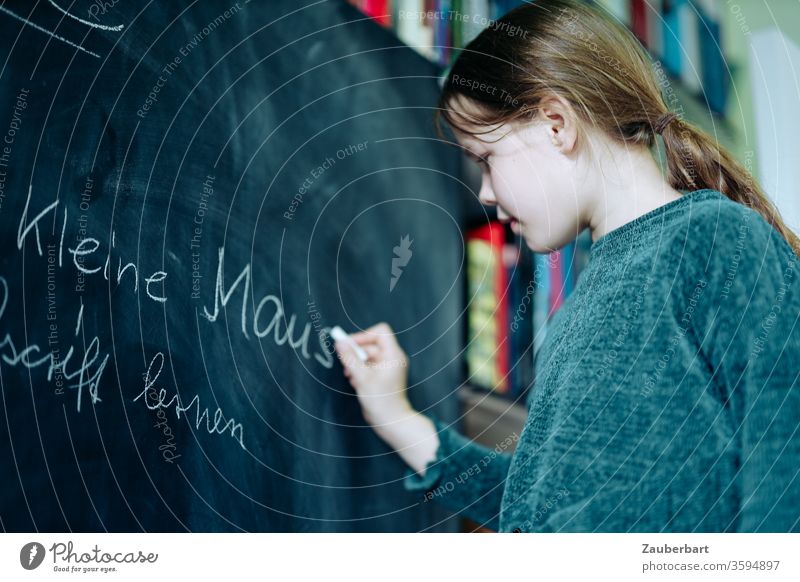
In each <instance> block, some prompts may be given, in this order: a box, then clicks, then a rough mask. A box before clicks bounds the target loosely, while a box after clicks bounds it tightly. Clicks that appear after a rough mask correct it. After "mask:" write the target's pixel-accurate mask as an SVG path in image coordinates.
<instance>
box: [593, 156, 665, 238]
mask: <svg viewBox="0 0 800 582" xmlns="http://www.w3.org/2000/svg"><path fill="white" fill-rule="evenodd" d="M607 151H609V152H610V153H609V154H608V155H607V156H606V157H605V159H603V160H601V163H599V164H598V165H597V167H598V172H597V175H596V176H595V177H594V178H593V181H592V182H591V183H592V184H602V187H601V188H596V189H593V190H591V189H590V190H589V194H588V198H589V199H588V200H587V205H586V206H587V216H586V217H585V218H584V223H585V226H588V228H589V229H590V230H591V233H592V241H596V240H597V239H598V238H600V237H601V236H603V235H604V234H606V233H608V232H611V231H612V230H614V229H616V228H619V227H620V226H622V225H623V224H627V223H628V222H630V221H631V220H634V219H636V218H638V217H639V216H642V215H643V214H646V213H648V212H650V211H651V210H655V209H656V208H658V207H660V206H663V205H664V204H667V203H668V202H672V201H673V200H677V199H678V198H680V196H681V193H680V192H678V191H677V190H674V189H673V188H672V187H671V186H670V185H669V184H668V183H667V181H666V180H665V179H664V177H663V176H662V174H661V171H660V170H659V167H658V165H657V164H656V161H655V160H654V159H653V156H652V154H651V153H650V151H649V150H647V149H646V148H642V147H628V148H625V147H620V146H615V145H611V146H609V147H608V148H607Z"/></svg>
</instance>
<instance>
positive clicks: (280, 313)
mask: <svg viewBox="0 0 800 582" xmlns="http://www.w3.org/2000/svg"><path fill="white" fill-rule="evenodd" d="M224 263H225V247H220V249H219V262H218V263H217V283H216V286H215V289H214V310H213V311H209V310H208V308H207V307H204V308H203V313H202V315H203V317H205V318H206V319H207V320H208V321H211V322H214V321H217V318H218V317H219V313H220V308H224V307H225V306H226V305H227V304H228V303H229V302H230V300H231V297H232V296H233V293H234V291H236V288H237V287H239V285H242V286H243V288H242V334H244V337H246V338H248V339H249V338H250V335H249V333H248V331H247V330H248V327H252V329H253V333H254V334H255V336H256V337H257V338H259V339H262V338H265V337H267V336H268V335H269V334H270V333H272V334H273V339H274V340H275V343H276V344H277V345H279V346H282V345H284V344H285V343H287V342H288V343H289V346H290V347H292V348H294V349H297V348H301V354H302V355H303V357H304V358H306V359H311V354H310V353H309V351H308V342H309V340H310V336H311V329H312V323H311V322H308V323H306V325H305V327H304V328H303V333H302V334H301V335H300V337H299V338H294V337H293V335H294V327H295V323H296V322H297V315H292V316H291V317H290V318H289V323H288V324H286V329H285V332H284V333H283V334H281V325H282V324H285V323H286V313H285V312H284V310H283V303H281V300H280V298H278V297H277V296H275V295H265V296H264V297H262V298H261V300H260V301H259V302H258V305H256V308H255V311H254V312H253V320H252V325H251V326H248V313H247V304H248V303H249V302H250V301H248V299H249V298H250V296H251V285H250V273H251V268H250V263H247V265H245V267H244V269H242V271H241V272H240V273H239V276H238V277H236V279H235V280H234V282H233V284H232V285H231V286H230V288H229V289H228V290H227V291H226V290H225V283H224V273H225V267H224ZM253 302H255V296H253ZM270 304H272V305H273V306H274V315H273V316H272V318H271V319H270V320H269V323H268V324H267V325H263V320H264V318H263V317H262V313H263V312H264V310H265V309H266V308H267V307H268V306H269V305H270ZM329 330H330V328H329V327H323V328H322V329H321V330H319V332H318V333H317V340H318V342H319V347H320V349H321V350H322V354H314V358H315V359H316V360H317V361H318V362H319V363H320V364H322V365H323V366H325V367H326V368H329V369H330V368H332V367H333V355H332V354H331V352H330V351H329V349H328V346H329V344H328V341H327V339H326V337H327V332H328V331H329Z"/></svg>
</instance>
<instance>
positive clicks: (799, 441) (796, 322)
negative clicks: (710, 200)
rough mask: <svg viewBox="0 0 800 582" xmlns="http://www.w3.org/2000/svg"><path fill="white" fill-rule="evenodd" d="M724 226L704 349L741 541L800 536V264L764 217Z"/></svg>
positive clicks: (706, 275)
mask: <svg viewBox="0 0 800 582" xmlns="http://www.w3.org/2000/svg"><path fill="white" fill-rule="evenodd" d="M726 214H727V216H720V217H719V218H720V222H719V223H718V224H715V225H713V226H711V229H712V230H714V236H713V237H703V238H706V240H709V239H713V243H712V250H711V251H710V254H707V255H705V256H701V257H697V262H698V263H702V264H703V265H704V266H705V269H704V271H703V272H702V274H700V275H699V279H700V280H706V281H707V283H708V288H707V289H708V290H707V293H708V294H709V297H708V298H707V299H708V301H706V302H705V303H704V304H705V305H706V307H707V309H702V310H700V314H699V318H698V322H699V323H700V329H699V330H697V331H698V335H699V339H701V340H702V347H703V351H704V352H705V357H706V358H707V361H708V363H709V365H710V367H711V368H712V370H713V372H714V374H715V375H716V377H717V385H718V386H719V387H720V388H719V389H720V390H721V391H722V393H721V399H722V402H723V410H724V411H726V412H727V413H729V414H730V417H731V420H732V425H731V426H732V430H733V442H732V443H731V446H734V447H736V450H738V451H739V471H738V473H737V475H736V478H735V481H734V486H735V487H736V491H737V494H738V496H739V499H740V508H739V514H738V515H737V516H736V518H735V524H732V525H735V526H736V528H737V529H738V530H739V531H747V532H753V531H763V532H789V531H800V475H798V472H799V471H800V464H798V459H800V430H798V428H799V427H800V379H799V371H798V366H797V362H798V356H800V282H798V276H800V263H799V262H798V259H797V256H796V255H795V254H794V251H793V250H792V249H791V247H790V246H789V245H788V243H787V242H786V241H785V240H784V239H783V237H782V236H781V235H780V233H778V232H777V231H776V230H775V229H774V228H773V227H772V226H770V225H769V223H767V222H766V221H765V220H764V219H763V218H762V217H761V215H760V214H758V213H757V212H755V211H753V210H750V209H747V208H745V207H743V206H742V207H741V210H734V211H732V212H728V213H726Z"/></svg>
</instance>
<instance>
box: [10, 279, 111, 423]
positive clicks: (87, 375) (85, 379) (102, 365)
mask: <svg viewBox="0 0 800 582" xmlns="http://www.w3.org/2000/svg"><path fill="white" fill-rule="evenodd" d="M0 293H2V301H0V320H1V319H2V317H3V313H4V312H5V310H6V305H7V304H8V283H7V282H6V279H5V277H2V276H0ZM82 319H83V307H81V310H80V312H79V313H78V324H77V326H76V327H75V336H76V337H77V336H78V332H79V331H80V324H81V321H82ZM0 353H1V354H2V360H3V361H4V362H5V363H6V364H8V365H9V366H17V365H20V364H21V365H23V366H25V367H26V368H28V369H29V370H30V369H33V368H38V367H39V366H43V365H45V364H47V381H48V382H52V381H53V377H54V376H56V377H59V378H64V379H65V380H67V381H70V380H74V379H75V378H77V381H76V382H75V383H73V384H69V385H68V386H67V387H68V388H75V389H77V393H76V401H77V402H76V406H77V409H78V412H80V411H81V396H82V395H83V389H84V388H87V389H88V391H89V396H90V397H91V400H92V404H95V403H97V402H99V401H100V400H101V399H100V397H99V396H98V395H97V392H98V389H99V386H100V378H101V377H102V376H103V372H104V371H105V369H106V364H107V363H108V354H105V356H102V355H101V354H100V340H99V339H98V338H97V336H95V337H93V338H92V340H91V341H90V342H89V345H88V346H87V347H86V349H85V350H84V353H83V359H82V360H81V362H80V366H79V367H78V368H77V369H74V370H72V371H70V370H69V369H68V366H69V364H70V361H71V360H72V357H73V356H74V355H75V346H70V348H69V350H67V353H66V354H65V355H64V357H63V358H59V354H58V352H55V353H54V352H53V351H49V352H46V353H45V354H44V356H42V357H40V358H39V359H38V360H35V359H33V358H34V357H38V356H37V355H38V354H41V353H43V350H42V349H41V348H40V347H39V346H38V345H37V344H30V345H28V346H26V347H25V348H24V349H22V351H17V347H16V345H15V344H14V340H13V339H12V338H11V334H9V333H6V334H5V337H4V338H3V339H2V340H0ZM92 367H94V372H91V370H92Z"/></svg>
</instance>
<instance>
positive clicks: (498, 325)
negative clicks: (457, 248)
mask: <svg viewBox="0 0 800 582" xmlns="http://www.w3.org/2000/svg"><path fill="white" fill-rule="evenodd" d="M504 242H505V229H504V227H503V225H502V224H500V223H499V222H492V223H489V224H487V225H484V226H481V227H479V228H476V229H473V230H471V231H469V232H468V233H467V292H468V308H467V320H468V338H467V339H468V343H467V368H468V371H469V376H470V380H469V381H470V383H472V384H475V385H477V386H482V387H485V388H489V389H492V390H496V391H498V392H501V393H505V392H507V390H508V362H509V345H508V330H509V321H508V281H507V278H506V270H505V267H504V264H503V247H504Z"/></svg>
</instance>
